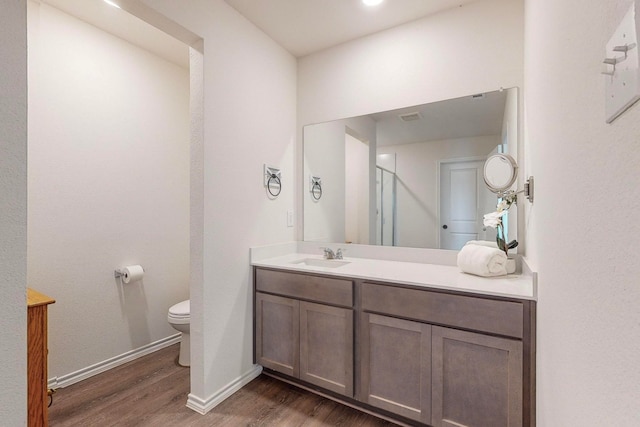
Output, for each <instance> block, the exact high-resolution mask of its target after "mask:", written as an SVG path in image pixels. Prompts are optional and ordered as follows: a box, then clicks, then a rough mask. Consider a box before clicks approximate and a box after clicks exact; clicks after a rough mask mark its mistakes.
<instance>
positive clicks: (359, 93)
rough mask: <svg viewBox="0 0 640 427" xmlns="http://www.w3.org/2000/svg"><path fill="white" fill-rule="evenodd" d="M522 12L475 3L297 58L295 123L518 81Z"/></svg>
mask: <svg viewBox="0 0 640 427" xmlns="http://www.w3.org/2000/svg"><path fill="white" fill-rule="evenodd" d="M523 13H524V6H523V2H522V1H519V0H485V1H479V2H474V3H470V4H467V5H463V6H462V7H458V8H454V9H450V10H448V11H444V12H442V13H439V14H436V15H433V16H430V17H426V18H423V19H420V20H417V21H414V22H411V23H409V24H406V25H402V26H399V27H396V28H392V29H390V30H387V31H383V32H380V33H377V34H374V35H371V36H369V37H364V38H362V39H358V40H355V41H352V42H349V43H344V44H342V45H339V46H336V47H334V48H330V49H327V50H324V51H321V52H318V53H316V54H312V55H309V56H307V57H304V58H301V59H300V60H299V61H298V128H299V129H301V128H302V127H303V126H304V125H306V124H309V123H318V122H324V121H328V120H335V119H340V118H345V117H352V116H359V115H363V114H368V113H373V112H378V111H387V110H392V109H396V108H400V107H405V106H408V105H419V104H424V103H428V102H434V101H441V100H444V99H449V98H456V97H461V96H465V95H469V94H474V93H481V92H488V91H492V90H496V89H499V88H500V87H505V88H508V87H514V86H522V83H523V33H524V29H523V20H524V18H523ZM299 135H300V137H301V135H302V131H301V130H300V131H299ZM299 144H302V142H300V143H299ZM298 162H299V163H298V164H302V158H301V157H299V158H298ZM300 173H301V171H300V170H298V174H300ZM300 191H301V190H300ZM299 231H300V232H302V230H299Z"/></svg>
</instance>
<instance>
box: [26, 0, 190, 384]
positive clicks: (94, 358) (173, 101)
mask: <svg viewBox="0 0 640 427" xmlns="http://www.w3.org/2000/svg"><path fill="white" fill-rule="evenodd" d="M29 36H30V39H29V52H30V53H29V160H28V166H29V216H28V227H29V233H28V236H29V239H28V261H29V268H28V281H29V285H30V286H31V287H33V288H35V289H37V290H39V291H41V292H44V293H45V294H47V295H50V296H52V297H54V298H55V299H56V304H55V305H53V306H52V307H51V309H50V310H49V349H50V351H49V376H50V378H53V377H59V376H64V375H68V374H70V373H73V372H75V371H78V370H80V369H83V368H86V367H88V366H90V365H93V364H95V363H98V362H103V361H105V360H107V359H109V358H111V357H114V356H118V355H121V354H123V353H125V352H128V351H130V350H133V349H137V348H139V347H142V346H144V345H147V344H149V343H152V342H155V341H158V340H160V339H162V338H166V337H168V336H170V335H173V334H175V333H176V331H175V330H174V329H173V328H171V327H170V326H169V325H168V323H167V310H168V308H169V307H170V306H171V305H173V304H175V303H177V302H179V301H182V300H184V299H188V298H189V71H188V70H187V69H185V68H181V67H179V66H177V65H175V64H173V63H171V62H168V61H166V60H164V59H162V58H160V57H158V56H155V55H154V54H152V53H150V52H148V51H145V50H142V49H140V48H138V47H137V46H134V45H133V44H131V43H128V42H126V41H124V40H122V39H120V38H117V37H115V36H112V35H110V34H108V33H106V32H104V31H102V30H99V29H97V28H96V27H93V26H91V25H89V24H86V23H84V22H82V21H80V20H78V19H76V18H74V17H72V16H70V15H67V14H65V13H63V12H61V11H59V10H58V9H55V8H53V7H50V6H48V5H46V4H44V3H43V4H39V3H35V2H29ZM186 49H187V47H186V46H185V50H186ZM130 264H141V265H142V266H143V267H144V268H145V276H144V279H143V280H142V281H141V282H137V283H131V284H128V285H123V284H122V282H121V281H120V280H119V279H115V278H114V275H113V271H114V269H116V268H120V267H122V266H125V265H130Z"/></svg>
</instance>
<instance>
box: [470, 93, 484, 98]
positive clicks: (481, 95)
mask: <svg viewBox="0 0 640 427" xmlns="http://www.w3.org/2000/svg"><path fill="white" fill-rule="evenodd" d="M486 96H487V95H485V94H484V93H478V94H476V95H471V98H472V99H484V98H485V97H486Z"/></svg>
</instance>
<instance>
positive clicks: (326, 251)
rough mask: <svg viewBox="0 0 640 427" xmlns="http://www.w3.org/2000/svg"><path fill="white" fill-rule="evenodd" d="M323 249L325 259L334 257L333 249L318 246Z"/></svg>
mask: <svg viewBox="0 0 640 427" xmlns="http://www.w3.org/2000/svg"><path fill="white" fill-rule="evenodd" d="M320 249H322V250H323V251H324V257H325V258H326V259H333V258H335V254H334V253H333V251H332V250H331V248H320Z"/></svg>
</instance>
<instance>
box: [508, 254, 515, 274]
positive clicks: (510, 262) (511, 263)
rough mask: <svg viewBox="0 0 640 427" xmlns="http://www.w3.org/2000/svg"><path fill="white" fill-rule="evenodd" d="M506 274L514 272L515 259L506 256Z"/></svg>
mask: <svg viewBox="0 0 640 427" xmlns="http://www.w3.org/2000/svg"><path fill="white" fill-rule="evenodd" d="M506 267H507V274H513V273H515V272H516V259H515V258H511V257H507V264H506Z"/></svg>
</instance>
